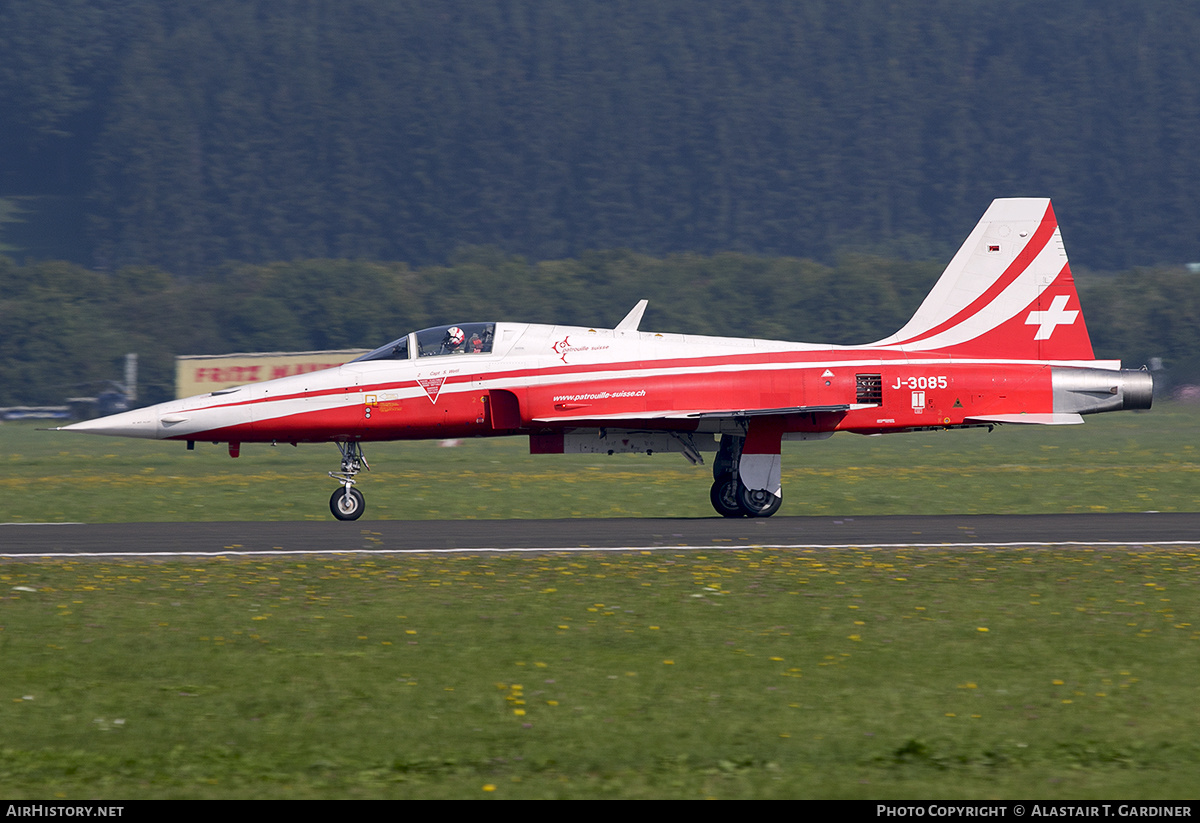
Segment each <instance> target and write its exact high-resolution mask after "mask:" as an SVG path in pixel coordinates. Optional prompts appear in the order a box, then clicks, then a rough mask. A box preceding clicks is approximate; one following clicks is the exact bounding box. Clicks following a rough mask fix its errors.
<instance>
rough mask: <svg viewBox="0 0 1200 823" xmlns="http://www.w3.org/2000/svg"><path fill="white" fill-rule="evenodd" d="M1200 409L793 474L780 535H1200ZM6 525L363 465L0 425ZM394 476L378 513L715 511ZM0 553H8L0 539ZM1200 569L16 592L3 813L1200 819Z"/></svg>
mask: <svg viewBox="0 0 1200 823" xmlns="http://www.w3.org/2000/svg"><path fill="white" fill-rule="evenodd" d="M1198 427H1200V415H1198V414H1197V413H1196V412H1194V411H1191V410H1188V409H1170V408H1168V409H1166V410H1156V411H1154V412H1151V413H1150V414H1145V415H1141V414H1138V415H1107V416H1101V417H1098V418H1095V419H1092V420H1090V421H1089V423H1088V424H1087V425H1086V426H1077V427H1072V428H1069V429H1067V428H1061V427H1060V428H1057V429H1054V430H1048V429H1018V428H1015V427H1008V428H1005V429H1002V430H1000V431H997V432H995V433H992V434H990V435H989V434H986V433H984V432H982V431H968V432H958V433H944V434H923V435H911V436H906V437H892V438H858V437H852V436H848V435H839V436H838V437H835V438H833V439H832V440H831V441H828V442H825V443H816V444H803V446H804V447H803V448H789V450H788V453H787V454H786V455H785V474H786V476H785V494H786V495H788V496H787V497H786V498H785V503H784V508H783V510H782V514H784V515H789V514H791V515H798V514H806V513H816V514H855V513H862V514H870V513H875V512H892V513H894V512H905V513H912V512H970V511H979V512H1005V511H1014V512H1015V511H1021V512H1025V511H1028V512H1040V511H1091V510H1097V511H1121V510H1126V511H1128V510H1135V511H1136V510H1146V509H1156V510H1162V511H1169V510H1195V509H1196V508H1197V506H1198V505H1200V483H1197V478H1196V470H1197V466H1196V463H1195V459H1196V458H1195V454H1194V451H1193V447H1192V445H1191V444H1193V443H1195V442H1197V438H1196V437H1195V435H1196V434H1197V428H1198ZM0 443H2V444H3V448H4V451H3V453H2V456H0V501H2V502H0V506H2V507H3V512H2V513H0V521H33V520H81V521H91V522H98V521H102V520H118V521H119V520H139V519H141V520H187V519H206V520H226V519H301V518H309V517H311V518H320V519H324V518H327V517H328V516H329V515H328V513H327V511H326V509H325V500H326V499H327V498H328V495H329V493H330V491H331V489H332V485H333V484H332V481H329V480H328V479H327V478H324V476H323V473H324V471H326V470H328V469H329V468H332V467H333V462H334V457H335V454H336V453H335V452H334V450H333V449H332V447H330V448H328V449H325V448H320V447H311V448H309V449H304V448H300V449H291V448H286V449H285V448H278V449H271V448H269V447H260V448H255V447H246V448H244V449H243V453H242V457H241V458H239V460H236V461H234V460H230V459H229V458H228V457H226V456H225V455H224V453H223V451H218V450H217V448H215V447H211V446H210V447H208V448H207V449H205V448H204V447H202V446H200V445H198V446H197V451H196V452H192V453H188V452H185V451H184V450H183V448H182V446H181V445H177V444H171V445H166V444H158V443H144V442H139V441H120V440H106V439H102V438H87V437H82V436H75V437H72V436H70V435H65V434H51V433H38V432H34V431H33V430H32V427H29V426H26V425H13V424H7V425H4V426H0ZM523 448H524V444H523V443H521V442H519V441H510V442H504V441H496V442H479V443H468V444H466V445H464V446H462V447H459V448H455V449H447V448H439V447H437V446H436V445H433V444H425V445H417V446H381V447H377V448H376V449H374V450H372V451H369V452H368V454H369V456H370V457H371V458H373V464H374V465H375V466H376V470H375V471H373V472H372V473H371V474H370V475H369V476H368V477H367V479H366V481H365V482H364V483H362V484H361V487H362V488H364V490H365V491H366V493H367V496H368V511H367V517H368V518H369V517H372V516H374V517H392V518H411V517H479V518H487V517H537V516H540V517H564V516H566V517H569V516H650V515H654V516H663V515H668V516H670V515H676V516H708V515H709V514H710V512H709V511H708V504H707V499H706V498H707V488H708V483H709V475H708V474H707V470H706V469H705V468H699V469H694V468H690V467H688V466H687V465H686V464H685V463H684V462H683V461H682V460H681V459H680V458H679V457H678V456H674V455H663V456H655V457H634V456H630V457H624V458H618V457H613V458H603V459H601V458H551V457H530V456H528V455H524V454H522V453H521V452H522V450H523ZM2 539H3V531H2V529H0V540H2ZM1198 571H1200V563H1198V560H1197V551H1196V550H1194V549H1192V548H1186V549H1183V548H1181V549H1175V550H1172V549H1166V548H1147V547H1140V546H1129V547H1119V548H1103V549H1099V548H1097V549H1086V548H1076V549H1070V550H1066V549H1063V550H1058V549H1054V550H1047V549H1039V550H1034V549H1007V550H995V549H983V548H979V549H965V550H949V549H944V550H943V549H939V550H920V551H898V550H866V549H861V550H843V551H798V552H778V551H767V550H755V551H738V552H720V553H718V552H707V551H699V552H671V551H663V552H654V553H649V552H646V553H628V554H614V555H589V554H579V555H575V554H571V555H553V554H552V555H539V556H507V555H492V556H454V557H444V556H438V557H434V556H425V557H399V558H388V557H361V556H336V557H329V558H321V559H309V560H304V561H296V560H280V559H214V560H173V561H168V562H155V561H121V562H101V561H87V562H79V561H68V560H52V561H51V560H47V561H38V562H23V561H20V562H19V561H4V562H3V563H0V660H2V661H3V665H4V676H3V678H2V679H0V682H2V683H3V691H2V692H0V729H3V732H4V733H3V735H2V737H0V796H3V797H5V798H6V799H13V800H15V799H22V798H42V799H51V800H53V799H58V798H111V799H124V798H139V797H166V798H208V797H212V798H240V797H247V798H250V797H286V798H308V797H313V798H327V797H382V798H426V797H429V798H436V797H468V798H470V797H479V798H519V797H568V798H583V797H612V798H616V797H683V798H700V797H720V798H739V797H762V798H766V797H832V798H927V799H936V798H1005V797H1007V798H1047V799H1052V798H1114V799H1126V798H1128V799H1137V798H1169V797H1174V798H1189V797H1190V798H1194V797H1196V796H1197V794H1200V778H1197V777H1196V775H1197V774H1200V742H1198V741H1200V734H1198V732H1200V722H1198V721H1197V718H1196V714H1195V708H1194V704H1195V700H1194V689H1195V682H1196V681H1197V675H1200V664H1198V662H1197V660H1198V659H1200V592H1198V591H1197V584H1198V582H1200V577H1198V574H1197V573H1198Z"/></svg>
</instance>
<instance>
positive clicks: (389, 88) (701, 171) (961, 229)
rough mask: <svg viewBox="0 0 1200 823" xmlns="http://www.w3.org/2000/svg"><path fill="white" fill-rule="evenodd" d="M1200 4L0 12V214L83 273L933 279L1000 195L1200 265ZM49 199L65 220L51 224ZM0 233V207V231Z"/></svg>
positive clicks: (751, 0)
mask: <svg viewBox="0 0 1200 823" xmlns="http://www.w3.org/2000/svg"><path fill="white" fill-rule="evenodd" d="M1198 43H1200V5H1197V4H1194V3H1185V2H1160V1H1158V0H1147V2H1137V3H1133V2H1128V0H1055V2H1051V3H1046V2H1040V1H1038V2H1032V1H1031V0H1009V2H1003V3H997V2H991V1H990V0H912V2H893V1H892V0H860V2H855V3H845V2H840V0H836V1H835V0H803V2H798V1H795V0H636V2H635V1H634V0H485V2H480V0H434V1H433V2H430V0H286V2H280V1H279V0H173V2H161V0H0V158H3V159H0V198H4V197H11V196H14V195H31V196H32V195H54V196H56V197H59V198H62V199H63V200H62V202H63V203H67V204H73V205H67V206H63V209H64V211H69V210H70V209H71V208H77V209H81V210H84V211H86V213H87V219H86V221H85V222H86V226H87V230H86V234H85V235H84V236H83V237H82V238H74V237H72V238H70V239H71V241H72V243H76V242H78V243H79V244H80V245H81V246H82V247H83V248H84V249H85V256H86V258H87V259H86V261H85V260H81V262H87V263H88V264H89V265H92V266H96V267H99V268H101V269H104V270H109V271H115V270H117V269H120V268H122V267H127V266H145V265H153V266H157V267H159V268H162V269H165V270H168V271H172V272H176V273H179V274H183V275H187V276H191V277H208V276H212V275H213V273H214V272H217V271H221V270H222V266H223V265H224V264H225V262H226V261H228V260H243V261H249V262H253V263H268V262H270V261H274V260H300V259H310V258H311V259H318V258H345V259H366V260H399V261H405V262H406V263H408V264H409V265H421V266H424V265H430V264H441V263H445V262H446V261H447V260H448V259H449V258H450V255H451V254H452V253H453V251H454V250H455V249H458V248H462V247H471V246H480V245H484V246H494V247H496V248H499V249H502V250H503V251H504V252H506V253H510V254H519V255H522V256H523V257H525V258H527V259H530V260H555V259H562V258H566V257H578V256H579V255H580V254H582V253H583V252H584V251H587V250H589V249H610V248H630V249H634V250H636V251H638V252H641V253H646V254H652V255H655V256H659V257H661V256H664V255H668V254H673V253H697V254H713V253H716V252H720V251H734V252H741V253H747V254H753V255H778V256H792V257H803V258H811V259H818V260H823V261H827V262H829V261H832V260H834V259H836V257H837V254H838V253H839V252H841V251H844V250H845V249H848V248H854V249H859V250H870V251H872V252H875V253H879V254H882V255H884V256H888V257H892V256H909V257H916V258H922V259H924V258H928V257H933V256H935V255H934V252H935V251H938V252H940V251H943V250H945V249H947V248H951V249H952V248H953V247H955V246H956V245H957V243H958V242H959V241H960V240H961V238H962V236H963V234H964V233H965V231H966V230H968V229H969V228H970V226H971V225H973V223H974V221H975V219H976V218H977V217H978V216H979V215H980V214H981V213H982V212H983V211H984V209H985V208H986V207H987V204H988V203H989V202H990V201H991V200H992V199H993V198H994V197H998V196H1049V197H1052V198H1053V199H1054V201H1055V204H1056V207H1057V209H1058V212H1059V215H1060V218H1061V220H1062V224H1063V226H1064V232H1065V233H1066V236H1067V240H1068V247H1069V248H1070V249H1071V253H1072V256H1073V259H1075V260H1076V261H1077V262H1080V263H1083V264H1085V265H1088V266H1090V267H1093V268H1097V269H1104V270H1117V269H1123V268H1128V267H1130V266H1133V265H1146V264H1156V263H1163V262H1174V263H1178V262H1185V261H1189V260H1195V259H1200V139H1197V125H1198V123H1200V47H1197V44H1198ZM53 202H59V201H53ZM0 205H2V204H0Z"/></svg>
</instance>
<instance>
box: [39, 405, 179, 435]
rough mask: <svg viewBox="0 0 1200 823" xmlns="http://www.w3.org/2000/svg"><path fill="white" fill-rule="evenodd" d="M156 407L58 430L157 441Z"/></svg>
mask: <svg viewBox="0 0 1200 823" xmlns="http://www.w3.org/2000/svg"><path fill="white" fill-rule="evenodd" d="M158 412H159V410H158V409H156V408H155V407H154V406H150V407H148V408H145V409H134V410H133V411H127V412H121V413H120V414H112V415H109V416H108V417H98V418H96V419H95V420H84V421H81V422H79V423H72V424H71V425H69V426H62V427H60V428H59V429H58V430H59V431H65V432H83V433H85V434H108V435H113V436H115V437H145V438H149V439H151V440H154V439H157V438H158V434H159V424H158V418H159V414H158Z"/></svg>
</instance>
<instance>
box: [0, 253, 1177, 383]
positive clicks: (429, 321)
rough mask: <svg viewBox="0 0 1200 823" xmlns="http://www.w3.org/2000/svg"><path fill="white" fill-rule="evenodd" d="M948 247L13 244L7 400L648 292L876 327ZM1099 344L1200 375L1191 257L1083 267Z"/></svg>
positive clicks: (717, 324)
mask: <svg viewBox="0 0 1200 823" xmlns="http://www.w3.org/2000/svg"><path fill="white" fill-rule="evenodd" d="M942 267H943V263H941V262H937V263H911V262H897V261H888V260H883V259H880V258H872V257H867V256H862V255H847V256H844V257H843V258H841V259H840V260H839V262H838V263H837V264H836V265H833V266H826V265H823V264H820V263H816V262H813V261H810V260H800V259H795V258H765V257H751V256H747V255H741V254H736V253H723V254H718V255H713V256H699V255H673V256H669V257H665V258H655V257H648V256H645V255H639V254H635V253H633V252H607V253H586V254H584V255H582V256H581V257H579V258H577V259H571V260H558V261H547V262H541V263H529V262H527V261H525V260H523V259H521V258H517V257H511V256H508V255H505V254H503V253H502V252H499V251H496V250H489V249H475V250H470V251H464V252H460V253H459V254H458V255H457V256H456V257H455V259H454V260H453V261H452V262H451V264H449V265H446V266H429V267H423V268H411V267H409V266H407V265H405V264H402V263H388V264H383V263H367V262H352V261H338V260H316V261H306V262H300V263H291V264H284V263H275V264H270V265H261V266H255V265H230V266H226V267H224V268H222V269H221V270H220V271H219V272H216V273H215V274H214V276H213V277H211V278H209V279H208V280H206V281H199V280H197V279H196V278H187V277H180V276H174V275H170V274H167V273H165V272H163V271H161V270H159V269H155V268H150V267H140V268H125V269H120V270H118V271H116V272H113V273H106V272H97V271H94V270H89V269H86V268H83V267H82V266H77V265H73V264H68V263H36V264H28V265H24V266H19V265H16V264H14V263H13V262H12V261H11V260H8V259H6V258H3V257H0V329H3V334H0V406H3V405H13V404H22V403H60V402H62V400H63V399H64V398H65V397H67V396H70V395H76V394H83V393H85V392H86V391H89V390H94V387H92V388H91V389H89V387H88V384H90V383H93V382H94V381H101V380H109V379H119V378H120V376H121V359H122V357H123V355H124V354H125V353H126V352H131V351H132V352H137V353H138V355H139V357H140V365H141V381H140V382H141V386H142V390H141V394H140V397H139V400H140V401H141V402H143V403H150V402H155V401H159V400H165V399H168V398H170V397H172V396H173V394H174V357H175V356H176V355H181V354H220V353H227V352H235V351H303V350H311V349H337V348H374V347H375V346H378V345H382V344H383V343H385V342H387V341H388V340H392V339H395V338H396V337H398V336H400V335H401V334H404V333H406V332H408V331H413V330H415V329H419V328H424V327H428V326H433V325H438V324H442V323H462V322H471V321H477V320H511V321H518V322H521V321H523V322H538V323H563V324H573V325H583V326H592V325H594V326H602V327H607V328H611V327H612V326H613V325H614V324H615V323H616V322H617V321H619V320H620V319H621V317H623V316H624V314H625V313H626V312H627V311H628V310H629V309H630V308H632V307H633V304H634V303H635V302H636V301H637V300H638V299H641V298H648V299H649V300H650V306H649V309H648V311H647V312H646V316H645V318H644V320H643V322H642V328H643V329H644V330H653V331H665V332H684V333H692V334H716V335H729V336H738V337H764V338H775V339H784V340H799V341H806V342H817V343H819V342H829V343H846V344H853V343H867V342H871V341H874V340H878V339H880V338H882V337H884V336H886V335H888V334H890V333H892V332H893V331H895V330H897V329H898V328H900V326H902V325H903V324H904V322H905V321H906V320H907V319H908V318H909V317H910V316H911V314H912V312H913V311H914V310H915V309H916V307H917V305H918V304H919V303H920V301H921V300H922V299H923V298H924V296H925V294H926V293H927V292H928V291H929V289H930V288H932V286H933V284H934V282H935V281H936V280H937V277H938V275H939V274H940V272H941V270H942ZM1077 281H1078V283H1079V286H1080V296H1081V300H1082V302H1083V308H1084V314H1085V317H1086V319H1087V321H1088V327H1089V329H1090V331H1091V334H1092V340H1093V344H1094V346H1095V349H1096V354H1097V356H1098V357H1101V358H1112V359H1123V360H1124V361H1125V363H1126V365H1128V366H1132V367H1137V366H1140V365H1142V364H1144V363H1146V362H1148V360H1149V358H1151V357H1162V358H1164V360H1165V361H1166V365H1167V366H1168V367H1169V368H1170V369H1171V371H1172V375H1173V377H1175V379H1177V380H1184V379H1190V380H1197V379H1200V357H1198V356H1197V355H1196V351H1197V347H1196V345H1195V341H1196V334H1197V332H1196V329H1197V328H1198V327H1200V279H1198V278H1197V277H1196V276H1194V275H1189V274H1188V273H1187V272H1186V271H1184V270H1183V269H1182V268H1176V269H1152V270H1141V271H1130V272H1128V273H1125V274H1121V275H1116V276H1108V277H1098V276H1095V275H1092V276H1088V275H1079V276H1077Z"/></svg>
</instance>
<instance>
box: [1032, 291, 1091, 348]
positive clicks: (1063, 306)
mask: <svg viewBox="0 0 1200 823" xmlns="http://www.w3.org/2000/svg"><path fill="white" fill-rule="evenodd" d="M1070 299H1071V298H1070V297H1068V296H1067V295H1065V294H1059V295H1056V296H1055V298H1054V299H1053V300H1052V301H1050V308H1048V309H1046V310H1045V311H1038V310H1037V309H1035V310H1033V311H1031V312H1030V313H1029V316H1028V317H1026V318H1025V325H1026V326H1037V327H1038V331H1037V334H1035V335H1034V336H1033V339H1034V340H1049V339H1050V336H1051V335H1052V334H1054V330H1055V329H1056V328H1057V327H1058V326H1060V325H1066V326H1070V325H1072V324H1073V323H1074V322H1075V318H1077V317H1079V312H1078V311H1067V301H1069V300H1070Z"/></svg>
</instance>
